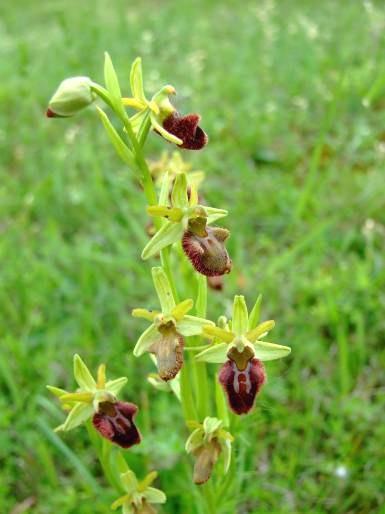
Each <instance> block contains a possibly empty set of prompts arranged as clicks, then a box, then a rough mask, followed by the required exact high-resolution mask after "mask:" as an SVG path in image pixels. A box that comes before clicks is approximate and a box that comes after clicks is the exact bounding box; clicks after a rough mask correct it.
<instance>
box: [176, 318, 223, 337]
mask: <svg viewBox="0 0 385 514" xmlns="http://www.w3.org/2000/svg"><path fill="white" fill-rule="evenodd" d="M210 324H211V325H214V323H213V322H212V321H210V320H208V319H204V318H197V317H196V316H189V315H188V314H186V315H185V316H184V317H183V319H181V320H180V321H178V322H177V324H176V329H177V331H178V332H180V333H181V334H182V336H186V337H188V336H197V335H200V334H202V332H203V327H208V326H210Z"/></svg>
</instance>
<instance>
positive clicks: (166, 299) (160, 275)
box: [151, 266, 175, 315]
mask: <svg viewBox="0 0 385 514" xmlns="http://www.w3.org/2000/svg"><path fill="white" fill-rule="evenodd" d="M151 274H152V280H153V282H154V287H155V290H156V294H157V295H158V298H159V303H160V306H161V309H162V313H163V314H165V315H169V314H170V313H171V312H172V310H173V309H174V308H175V300H174V296H173V294H172V289H171V285H170V282H169V280H168V278H167V275H166V273H165V272H164V270H163V268H161V267H160V266H157V267H154V268H152V270H151Z"/></svg>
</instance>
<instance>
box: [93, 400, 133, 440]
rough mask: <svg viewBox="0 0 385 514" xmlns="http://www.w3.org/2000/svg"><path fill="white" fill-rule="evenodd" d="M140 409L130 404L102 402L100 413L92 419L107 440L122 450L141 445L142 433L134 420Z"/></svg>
mask: <svg viewBox="0 0 385 514" xmlns="http://www.w3.org/2000/svg"><path fill="white" fill-rule="evenodd" d="M137 411H138V407H137V406H136V405H135V404H133V403H128V402H115V403H112V402H101V403H100V404H99V412H96V413H95V414H94V416H93V418H92V423H93V425H94V427H95V428H96V430H97V431H98V432H99V433H100V434H101V435H102V436H103V437H105V438H106V439H109V440H110V441H111V442H112V443H115V444H117V445H119V446H121V447H122V448H130V447H131V446H133V445H134V444H139V443H140V433H139V431H138V429H137V428H136V426H135V423H134V421H133V418H134V417H135V415H136V413H137Z"/></svg>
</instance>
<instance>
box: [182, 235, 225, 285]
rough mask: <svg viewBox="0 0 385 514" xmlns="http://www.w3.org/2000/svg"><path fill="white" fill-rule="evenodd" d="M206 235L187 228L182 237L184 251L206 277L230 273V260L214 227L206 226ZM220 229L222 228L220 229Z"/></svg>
mask: <svg viewBox="0 0 385 514" xmlns="http://www.w3.org/2000/svg"><path fill="white" fill-rule="evenodd" d="M205 230H206V233H207V235H206V236H199V235H197V234H194V233H193V232H191V231H190V230H187V231H186V232H185V233H184V235H183V238H182V247H183V251H184V253H185V254H186V255H187V257H188V258H189V259H190V261H191V263H192V265H193V266H194V268H195V269H196V270H197V271H198V272H199V273H202V275H206V277H216V276H221V275H225V274H227V273H230V271H231V267H232V262H231V259H230V257H229V254H228V252H227V250H226V247H225V245H224V242H223V240H221V239H220V238H219V237H218V236H217V234H216V230H218V229H217V228H216V227H209V226H207V227H206V229H205ZM220 230H222V229H220Z"/></svg>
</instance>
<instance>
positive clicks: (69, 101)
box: [46, 77, 95, 118]
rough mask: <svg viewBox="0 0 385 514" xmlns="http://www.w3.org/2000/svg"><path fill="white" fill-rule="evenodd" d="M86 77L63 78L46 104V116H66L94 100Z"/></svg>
mask: <svg viewBox="0 0 385 514" xmlns="http://www.w3.org/2000/svg"><path fill="white" fill-rule="evenodd" d="M91 83H92V81H91V79H90V78H88V77H71V78H69V79H65V80H63V82H61V84H60V85H59V87H58V88H57V90H56V92H55V93H54V94H53V96H52V98H51V100H50V101H49V104H48V109H47V112H46V114H47V117H48V118H67V117H69V116H73V115H74V114H76V113H78V112H79V111H81V110H82V109H84V108H85V107H88V106H89V105H91V104H92V102H93V101H94V100H95V95H94V94H93V92H92V90H91Z"/></svg>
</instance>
